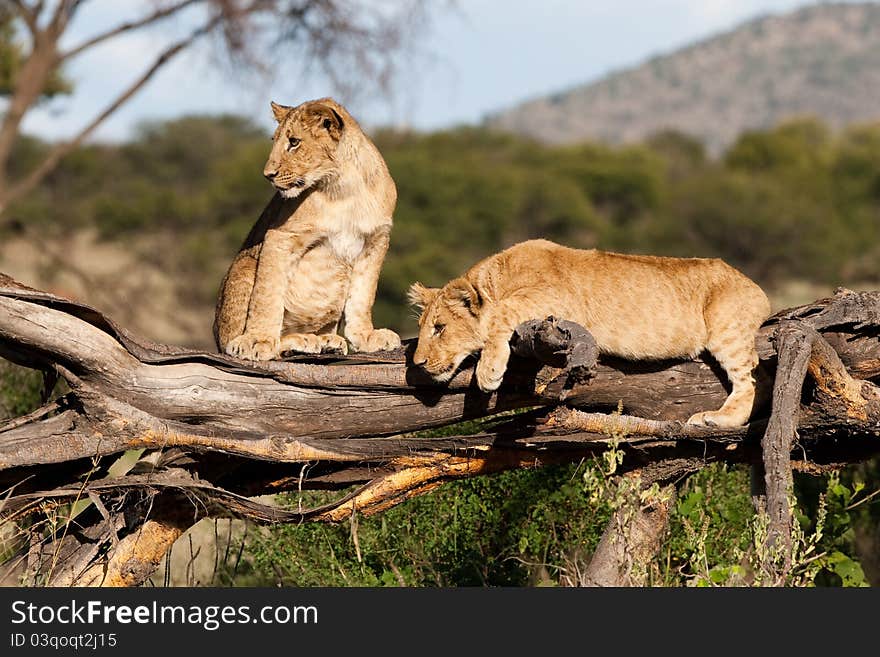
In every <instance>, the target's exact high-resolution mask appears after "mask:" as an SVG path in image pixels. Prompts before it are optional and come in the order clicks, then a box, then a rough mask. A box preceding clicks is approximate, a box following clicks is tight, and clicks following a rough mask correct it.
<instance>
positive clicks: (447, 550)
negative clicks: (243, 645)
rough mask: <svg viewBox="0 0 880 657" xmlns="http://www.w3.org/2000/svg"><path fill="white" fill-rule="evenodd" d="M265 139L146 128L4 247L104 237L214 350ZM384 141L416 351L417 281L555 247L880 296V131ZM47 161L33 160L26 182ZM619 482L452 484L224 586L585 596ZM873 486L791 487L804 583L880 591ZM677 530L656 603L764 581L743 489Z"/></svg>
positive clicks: (472, 132)
mask: <svg viewBox="0 0 880 657" xmlns="http://www.w3.org/2000/svg"><path fill="white" fill-rule="evenodd" d="M267 136H268V135H267V134H265V132H264V131H262V130H260V129H257V128H256V127H255V126H253V125H251V124H249V123H248V122H247V121H245V120H243V119H240V118H236V117H220V118H215V117H190V118H185V119H180V120H176V121H173V122H170V123H164V124H153V125H146V126H144V127H143V128H142V129H141V131H140V133H139V135H138V136H137V138H136V139H134V140H132V141H131V142H129V143H124V144H115V145H89V146H82V147H80V148H78V149H76V150H75V151H74V152H73V153H72V154H71V155H70V156H69V157H68V158H67V159H65V160H64V161H63V162H62V163H61V164H60V165H59V166H58V167H57V169H56V170H55V171H53V172H52V173H51V174H50V176H49V178H48V179H47V181H46V183H45V184H43V185H42V186H41V187H40V188H38V189H37V190H36V191H35V192H34V193H32V194H30V195H28V196H27V198H25V199H24V200H22V201H19V202H17V203H15V204H14V205H12V206H11V207H10V208H8V210H7V211H6V218H7V221H6V222H5V228H4V229H3V230H4V231H5V232H4V233H3V234H0V241H2V240H3V239H4V238H11V237H15V236H25V237H27V236H30V235H33V234H35V232H37V231H39V232H42V233H44V234H47V235H50V236H52V237H54V238H57V239H58V240H61V241H63V240H64V239H65V237H66V236H69V235H72V234H74V233H75V232H77V231H82V230H96V231H97V232H98V233H99V234H100V236H101V239H102V240H106V241H111V242H120V243H124V244H125V245H126V248H129V249H130V250H132V251H133V252H136V253H138V254H139V257H140V258H142V259H143V260H144V261H149V262H152V263H154V264H158V265H159V266H161V268H162V269H164V270H165V271H167V272H170V273H173V274H174V275H175V277H177V278H178V280H180V281H184V282H185V284H181V285H180V286H179V291H178V301H179V308H174V307H170V308H167V309H166V310H167V312H168V313H176V312H181V310H180V309H181V308H186V307H190V308H193V309H197V311H198V312H199V313H201V316H202V319H201V321H202V322H203V324H204V326H205V327H206V330H207V328H208V327H210V323H211V319H212V318H211V316H210V308H211V306H212V304H213V299H214V295H215V294H216V290H217V286H218V284H219V282H220V279H221V277H222V275H223V273H224V271H225V268H226V266H227V265H228V262H229V260H230V258H231V257H232V255H233V253H234V252H235V250H236V249H237V248H238V246H239V244H240V242H241V240H242V239H243V238H244V236H245V234H246V233H247V231H248V229H249V228H250V226H251V224H252V223H253V222H254V221H255V219H256V217H257V216H258V215H259V212H260V211H261V209H262V207H263V206H264V205H265V203H266V201H267V200H268V198H269V196H270V195H271V190H270V188H269V186H268V184H267V183H266V182H265V180H263V179H262V177H261V175H260V172H261V170H262V165H263V162H264V160H265V157H266V154H267V152H268V146H269V142H268V140H267ZM375 140H376V142H377V144H378V146H379V148H380V149H381V151H382V152H383V154H384V155H385V157H386V160H387V161H388V164H389V167H390V169H391V172H392V175H393V176H394V178H395V180H396V182H397V185H398V190H399V202H398V209H397V213H396V215H395V227H394V231H393V234H392V247H391V251H390V253H389V256H388V259H387V260H386V263H385V267H384V269H383V274H382V277H381V280H380V290H379V297H378V299H377V303H376V307H375V310H374V315H375V319H376V322H377V324H381V325H387V326H391V327H393V328H396V329H397V330H399V331H401V332H402V333H403V334H404V335H412V334H413V333H414V330H415V324H414V321H413V319H412V316H411V315H412V312H411V310H410V309H409V308H408V307H407V305H406V302H405V294H406V289H407V287H408V286H409V284H410V283H411V282H413V281H415V280H421V281H422V282H424V283H426V284H441V283H443V282H445V281H446V280H448V279H449V278H450V277H452V276H454V275H456V274H458V273H460V272H461V271H462V270H463V269H464V268H465V267H467V266H468V265H470V264H472V263H473V262H474V261H476V260H477V259H479V258H481V257H483V256H485V255H487V254H489V253H491V252H494V251H497V250H498V249H500V248H502V247H504V246H507V245H510V244H511V243H514V242H516V241H519V240H523V239H528V238H532V237H538V236H540V237H547V238H550V239H555V240H557V241H560V242H563V243H566V244H569V245H571V246H579V247H594V246H595V247H601V248H608V249H617V250H626V251H630V252H644V253H648V252H651V253H661V254H670V255H684V256H717V257H722V258H724V259H725V260H727V261H728V262H730V263H731V264H734V265H735V266H737V267H739V268H741V269H742V270H743V271H745V272H746V273H748V274H749V275H751V276H752V277H753V278H755V279H756V280H757V281H758V282H760V283H762V284H763V285H764V286H765V287H766V288H767V289H768V290H769V291H771V292H773V291H774V290H776V291H779V290H784V289H785V287H786V286H787V285H789V284H790V283H792V282H793V281H803V282H807V283H810V284H814V285H816V286H819V287H818V289H827V291H830V290H831V289H832V288H833V287H834V286H836V285H845V286H847V287H876V286H877V282H878V281H880V267H878V265H877V262H878V261H880V259H878V256H880V125H867V126H859V127H852V128H850V129H848V130H846V131H843V132H841V133H833V132H831V131H830V130H829V129H828V128H826V127H825V126H824V125H822V124H821V123H820V122H818V121H814V120H809V119H804V120H799V121H794V122H790V123H786V124H783V125H781V126H779V127H777V128H776V129H774V130H770V131H766V132H754V133H749V134H745V135H743V136H742V137H741V138H740V139H739V140H738V141H737V142H736V143H735V144H734V145H733V146H731V147H730V148H729V149H728V150H727V151H726V152H725V153H724V154H723V156H722V157H720V158H718V159H712V158H708V157H707V156H706V154H705V153H704V151H703V149H702V147H701V146H700V144H699V143H698V142H696V141H694V140H692V139H690V138H688V137H687V136H685V135H682V134H678V133H663V134H658V135H656V136H654V137H653V138H652V139H650V140H648V141H647V142H646V143H643V144H638V145H632V146H626V147H608V146H603V145H598V144H591V143H587V144H577V145H570V146H552V147H551V146H546V145H542V144H539V143H536V142H533V141H529V140H526V139H521V138H518V137H516V136H511V135H506V134H500V133H492V132H489V131H485V130H482V129H480V128H461V129H457V130H451V131H446V132H440V133H434V134H414V133H400V132H392V131H379V132H377V133H376V134H375ZM50 148H51V145H50V144H46V143H43V142H41V141H39V140H35V139H32V138H24V139H20V140H19V143H18V144H17V146H16V153H15V157H13V158H12V160H11V162H12V163H13V165H14V170H13V171H12V175H13V177H14V176H15V175H16V172H18V174H19V175H24V172H26V171H28V170H29V169H30V167H31V166H32V164H33V163H34V162H36V161H39V160H40V158H41V157H42V156H43V155H44V154H45V152H46V151H47V150H48V149H50ZM147 238H149V244H150V247H149V248H146V247H144V246H143V245H144V244H146V243H147ZM0 243H2V242H0ZM157 243H161V244H162V245H163V248H159V249H157V248H155V245H156V244H157ZM0 270H2V259H0ZM23 282H25V283H29V282H31V281H23ZM776 298H777V299H782V297H781V296H777V297H776ZM804 300H806V299H804ZM776 305H777V307H778V305H779V303H777V304H776ZM0 381H2V386H0V417H3V416H11V415H16V414H19V413H21V412H23V411H26V410H27V409H28V408H30V406H32V405H34V404H35V403H36V400H37V396H38V391H39V377H38V376H35V375H33V374H31V373H28V372H26V371H23V370H20V369H18V368H14V367H12V366H11V365H7V364H2V365H0ZM459 429H461V427H459ZM613 468H614V460H613V455H612V458H609V459H606V460H605V461H603V462H602V463H596V464H590V463H581V464H578V465H573V466H568V467H558V468H545V469H542V470H537V471H531V472H511V473H505V474H502V475H498V476H494V477H484V478H478V479H473V480H468V481H462V482H457V483H453V484H447V485H446V486H444V487H442V488H440V489H439V490H437V491H436V492H434V493H433V494H430V495H427V496H425V497H422V498H417V499H413V500H410V501H408V502H406V503H404V504H402V505H400V506H399V507H396V508H395V509H392V510H391V511H389V512H386V513H384V514H382V515H380V516H378V517H374V518H361V519H359V520H358V522H357V523H356V524H345V525H340V526H324V525H314V526H312V525H302V526H285V527H279V528H271V529H269V530H266V531H263V532H256V533H252V534H251V538H250V540H249V543H248V546H247V550H246V554H245V558H244V559H243V560H242V561H241V563H240V564H238V567H237V569H236V571H235V573H234V576H232V575H230V576H229V579H228V582H229V583H238V584H242V583H247V584H283V585H384V584H387V585H401V584H403V585H429V586H431V585H445V586H452V585H498V584H503V585H525V584H566V583H574V582H576V581H577V572H578V569H579V568H581V567H582V566H583V564H584V563H585V562H586V560H588V559H589V555H590V552H591V550H592V549H593V548H594V547H595V545H596V542H597V541H598V538H599V536H600V535H601V532H602V529H603V528H604V524H605V522H606V521H607V518H608V517H609V514H610V511H611V509H613V508H616V507H617V506H619V504H620V502H621V500H622V499H624V498H625V497H626V496H630V495H634V494H638V493H637V491H636V492H634V491H632V490H629V489H628V488H627V485H626V482H625V481H623V482H621V483H619V484H613V485H612V484H611V483H610V480H609V479H608V478H607V474H609V473H610V472H612V471H613ZM877 474H878V473H877V465H876V464H867V465H862V466H859V467H855V468H851V469H848V470H845V471H843V472H841V473H840V474H839V475H831V476H824V477H807V476H800V477H798V478H797V479H796V493H797V496H798V502H799V510H800V514H801V515H800V521H801V522H800V534H799V535H798V536H797V537H796V543H797V545H798V546H799V550H800V552H799V554H798V559H797V567H796V568H795V569H794V571H793V574H792V579H791V583H792V584H795V585H810V584H820V585H841V584H843V585H859V584H863V583H866V582H868V581H872V582H874V583H877V582H880V562H878V560H877V557H876V556H875V555H876V554H877V552H878V550H877V547H878V545H880V523H878V516H880V505H878V504H876V503H875V501H876V500H877V499H880V498H877V497H872V493H873V492H874V491H875V490H876V489H877V488H878V476H877ZM294 501H296V500H294ZM676 509H677V513H676V515H675V518H674V520H673V523H672V529H671V531H670V533H669V536H668V538H667V539H666V542H665V547H664V550H663V552H662V555H661V558H660V559H658V561H657V562H656V563H655V564H654V565H653V566H652V572H651V578H650V579H651V581H652V582H654V583H656V584H661V585H711V584H738V583H742V582H747V581H749V573H750V572H751V568H750V563H752V562H753V560H754V559H756V558H758V555H756V551H757V550H758V548H756V546H757V545H760V540H759V539H760V534H761V531H762V528H761V527H760V526H757V525H756V524H755V523H754V522H753V521H752V511H751V501H750V497H749V477H748V472H747V471H744V470H742V469H737V468H731V469H726V468H721V467H712V468H707V469H706V470H704V471H703V472H701V473H700V474H699V475H696V476H693V477H691V478H690V479H689V480H688V481H686V482H684V483H683V485H682V488H681V491H680V495H679V498H678V502H677V507H676Z"/></svg>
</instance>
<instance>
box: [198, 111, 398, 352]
mask: <svg viewBox="0 0 880 657" xmlns="http://www.w3.org/2000/svg"><path fill="white" fill-rule="evenodd" d="M272 111H273V112H274V114H275V119H276V120H277V121H278V127H277V129H276V130H275V135H274V137H273V144H272V150H271V152H270V154H269V159H268V161H267V162H266V166H265V168H264V170H263V174H264V175H265V176H266V177H267V178H268V179H269V180H270V181H271V182H272V183H273V185H274V186H275V188H276V190H277V191H276V193H275V196H274V197H273V198H272V200H271V201H270V202H269V205H268V206H266V209H265V210H263V214H262V215H261V216H260V218H259V220H258V221H257V223H256V225H254V227H253V228H252V229H251V232H250V234H249V235H248V236H247V239H246V240H245V243H244V245H243V246H242V248H241V250H240V251H239V252H238V254H237V255H236V256H235V258H234V260H233V262H232V265H231V266H230V267H229V271H228V272H227V274H226V277H225V279H224V280H223V283H222V285H221V288H220V295H219V299H218V300H217V308H216V312H215V316H214V339H215V340H216V342H217V347H218V348H219V349H220V350H221V351H223V352H226V353H228V354H231V355H233V356H239V357H242V358H248V359H253V360H269V359H272V358H277V357H278V356H279V355H281V354H282V353H284V352H288V351H293V352H300V353H320V352H322V351H338V352H342V353H345V352H346V351H347V344H346V339H347V340H348V342H349V343H350V344H351V346H352V347H353V348H354V349H355V350H356V351H378V350H382V349H393V348H395V347H397V346H399V345H400V338H399V337H398V335H397V334H396V333H394V332H393V331H390V330H388V329H374V328H373V321H372V307H373V301H374V300H375V296H376V285H377V282H378V280H379V270H380V269H381V267H382V261H383V260H384V258H385V253H386V251H387V250H388V242H389V237H390V234H391V223H392V214H393V213H394V207H395V204H396V202H397V189H396V188H395V186H394V181H393V180H392V178H391V175H390V174H389V173H388V168H387V166H386V164H385V160H383V159H382V156H381V154H380V153H379V151H378V150H377V149H376V146H375V145H374V144H373V142H372V141H370V139H369V138H368V137H367V136H366V135H365V134H364V132H363V131H362V130H361V128H360V126H359V125H358V123H357V121H355V120H354V118H352V116H351V115H350V114H349V113H348V112H347V111H346V110H345V108H344V107H342V106H341V105H339V104H338V103H336V102H335V101H334V100H332V99H330V98H323V99H321V100H316V101H309V102H306V103H303V104H301V105H298V106H296V107H286V106H283V105H277V104H276V103H272ZM341 322H344V329H343V333H344V335H345V338H343V337H342V336H340V335H338V334H337V329H338V328H339V325H340V323H341Z"/></svg>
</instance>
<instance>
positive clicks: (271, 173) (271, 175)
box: [263, 167, 278, 182]
mask: <svg viewBox="0 0 880 657" xmlns="http://www.w3.org/2000/svg"><path fill="white" fill-rule="evenodd" d="M263 175H264V176H266V179H267V180H269V182H272V181H273V180H275V176H277V175H278V170H277V169H270V168H268V167H267V168H265V169H263Z"/></svg>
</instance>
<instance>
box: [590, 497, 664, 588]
mask: <svg viewBox="0 0 880 657" xmlns="http://www.w3.org/2000/svg"><path fill="white" fill-rule="evenodd" d="M674 504H675V486H674V485H673V484H670V485H667V486H664V487H663V488H662V489H661V490H660V494H659V495H658V497H657V499H655V500H653V501H652V502H651V503H649V504H640V503H639V502H637V501H633V502H632V503H630V504H628V505H626V506H625V507H623V508H620V509H617V510H616V511H615V512H614V514H613V515H612V516H611V520H609V521H608V527H607V528H606V529H605V533H604V534H602V538H601V540H600V541H599V545H598V546H596V551H595V552H594V553H593V557H592V559H590V565H589V566H587V569H586V571H584V574H583V577H582V578H581V582H580V584H581V586H645V585H646V584H647V583H648V582H649V575H650V563H651V562H652V561H653V560H654V558H655V557H656V555H657V552H658V551H659V550H660V545H661V543H662V538H663V535H664V534H665V532H666V528H667V527H668V525H669V514H670V512H671V510H672V507H673V505H674Z"/></svg>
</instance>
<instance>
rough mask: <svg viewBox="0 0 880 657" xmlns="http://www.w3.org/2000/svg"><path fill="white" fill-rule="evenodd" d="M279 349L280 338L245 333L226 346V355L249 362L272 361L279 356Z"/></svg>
mask: <svg viewBox="0 0 880 657" xmlns="http://www.w3.org/2000/svg"><path fill="white" fill-rule="evenodd" d="M278 348H279V340H278V338H267V337H263V336H259V335H254V334H251V333H245V334H244V335H239V336H238V337H237V338H233V339H232V340H230V341H229V342H228V343H227V344H226V353H227V354H229V355H230V356H237V357H238V358H245V359H247V360H272V359H273V358H275V356H277V355H278Z"/></svg>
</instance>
